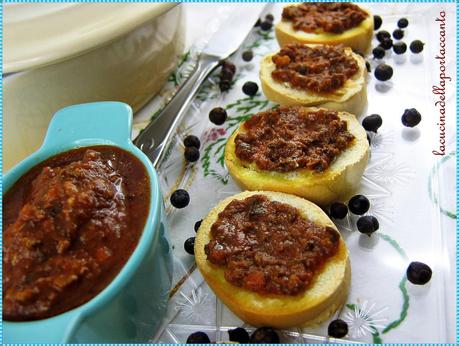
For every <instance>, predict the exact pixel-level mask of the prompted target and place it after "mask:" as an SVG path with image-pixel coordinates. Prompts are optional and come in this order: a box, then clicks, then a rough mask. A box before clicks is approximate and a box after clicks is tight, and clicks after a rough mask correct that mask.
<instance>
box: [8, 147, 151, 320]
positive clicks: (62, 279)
mask: <svg viewBox="0 0 459 346" xmlns="http://www.w3.org/2000/svg"><path fill="white" fill-rule="evenodd" d="M3 203H4V204H3V205H4V208H3V224H4V232H3V318H4V319H6V320H18V321H20V320H34V319H41V318H46V317H51V316H54V315H57V314H60V313H62V312H64V311H67V310H69V309H72V308H74V307H77V306H79V305H81V304H83V303H85V302H86V301H88V300H90V299H91V298H93V297H94V296H95V295H97V293H99V292H100V291H101V290H102V289H103V288H105V286H107V285H108V284H109V283H110V282H111V281H112V280H113V278H114V277H115V276H116V274H117V273H118V272H119V271H120V270H121V268H122V267H123V265H124V264H125V262H126V261H127V260H128V259H129V257H130V255H131V253H132V252H133V250H134V249H135V247H136V245H137V243H138V240H139V237H140V235H141V233H142V230H143V227H144V225H145V222H146V218H147V216H148V212H149V207H150V181H149V177H148V175H147V171H146V169H145V168H144V166H143V164H142V163H141V162H140V160H138V159H137V158H136V157H134V156H133V155H132V154H130V153H128V152H127V151H124V150H122V149H119V148H115V147H112V146H93V147H85V148H79V149H75V150H71V151H68V152H65V153H62V154H59V155H56V156H54V157H52V158H50V159H48V160H46V161H45V162H43V163H41V164H39V165H37V166H35V167H33V168H32V169H31V170H30V171H29V172H27V173H26V174H25V175H24V176H22V177H21V178H20V179H19V180H18V181H17V182H16V183H15V184H14V185H13V187H12V188H10V190H9V191H8V192H7V193H6V194H5V195H4V197H3Z"/></svg>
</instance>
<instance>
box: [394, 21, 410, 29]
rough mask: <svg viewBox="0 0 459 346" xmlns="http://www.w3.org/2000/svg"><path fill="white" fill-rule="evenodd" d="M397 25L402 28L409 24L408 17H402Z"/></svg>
mask: <svg viewBox="0 0 459 346" xmlns="http://www.w3.org/2000/svg"><path fill="white" fill-rule="evenodd" d="M397 26H398V27H399V28H400V29H403V28H406V27H407V26H408V19H406V18H400V19H399V20H398V22H397Z"/></svg>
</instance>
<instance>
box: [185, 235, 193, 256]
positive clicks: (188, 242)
mask: <svg viewBox="0 0 459 346" xmlns="http://www.w3.org/2000/svg"><path fill="white" fill-rule="evenodd" d="M194 240H195V238H194V237H191V238H188V239H187V240H185V243H184V244H183V247H184V248H185V251H186V252H188V253H189V254H190V255H194Z"/></svg>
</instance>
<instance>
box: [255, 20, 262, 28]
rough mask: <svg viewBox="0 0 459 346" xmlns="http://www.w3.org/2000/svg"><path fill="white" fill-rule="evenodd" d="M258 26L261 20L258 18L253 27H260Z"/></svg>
mask: <svg viewBox="0 0 459 346" xmlns="http://www.w3.org/2000/svg"><path fill="white" fill-rule="evenodd" d="M260 24H261V19H260V18H258V19H257V21H256V23H255V25H254V26H255V27H257V26H260Z"/></svg>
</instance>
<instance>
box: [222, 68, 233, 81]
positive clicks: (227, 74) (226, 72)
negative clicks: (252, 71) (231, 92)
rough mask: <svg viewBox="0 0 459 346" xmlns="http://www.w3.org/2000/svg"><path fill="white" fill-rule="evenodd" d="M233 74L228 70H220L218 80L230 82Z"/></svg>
mask: <svg viewBox="0 0 459 346" xmlns="http://www.w3.org/2000/svg"><path fill="white" fill-rule="evenodd" d="M233 77H234V73H233V71H232V70H230V69H229V68H222V70H221V71H220V80H221V81H228V82H231V81H232V80H233Z"/></svg>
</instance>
